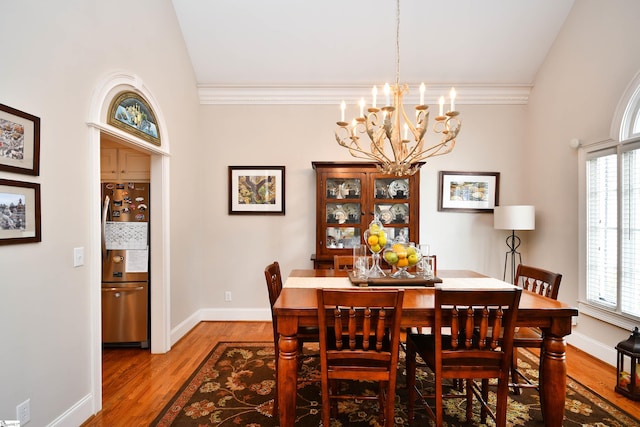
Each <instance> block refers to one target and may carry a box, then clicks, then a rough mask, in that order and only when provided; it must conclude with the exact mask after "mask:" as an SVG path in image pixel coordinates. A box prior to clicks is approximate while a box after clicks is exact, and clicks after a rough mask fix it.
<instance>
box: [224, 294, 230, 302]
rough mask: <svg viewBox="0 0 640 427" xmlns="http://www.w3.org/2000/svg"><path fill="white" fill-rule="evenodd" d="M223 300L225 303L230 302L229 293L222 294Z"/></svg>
mask: <svg viewBox="0 0 640 427" xmlns="http://www.w3.org/2000/svg"><path fill="white" fill-rule="evenodd" d="M224 300H225V301H226V302H231V291H226V292H225V293H224Z"/></svg>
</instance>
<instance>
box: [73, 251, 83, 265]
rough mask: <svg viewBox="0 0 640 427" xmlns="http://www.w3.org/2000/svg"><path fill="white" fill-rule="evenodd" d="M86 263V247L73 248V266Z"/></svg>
mask: <svg viewBox="0 0 640 427" xmlns="http://www.w3.org/2000/svg"><path fill="white" fill-rule="evenodd" d="M81 265H84V248H73V266H74V267H80V266H81Z"/></svg>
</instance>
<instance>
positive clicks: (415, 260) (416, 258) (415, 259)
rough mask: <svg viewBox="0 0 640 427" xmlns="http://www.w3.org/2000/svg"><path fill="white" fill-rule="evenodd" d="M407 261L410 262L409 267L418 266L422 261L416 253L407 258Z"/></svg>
mask: <svg viewBox="0 0 640 427" xmlns="http://www.w3.org/2000/svg"><path fill="white" fill-rule="evenodd" d="M407 252H408V251H407ZM407 260H408V261H409V265H416V264H417V263H418V261H420V257H419V256H418V255H417V254H416V253H415V251H414V252H413V253H412V254H411V255H409V256H408V257H407Z"/></svg>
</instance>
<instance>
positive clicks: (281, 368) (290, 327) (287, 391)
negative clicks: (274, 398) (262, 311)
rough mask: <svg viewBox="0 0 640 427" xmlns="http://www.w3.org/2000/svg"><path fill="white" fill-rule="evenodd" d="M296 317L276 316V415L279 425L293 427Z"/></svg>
mask: <svg viewBox="0 0 640 427" xmlns="http://www.w3.org/2000/svg"><path fill="white" fill-rule="evenodd" d="M297 320H298V319H297V318H295V317H289V316H283V317H279V318H278V333H279V335H280V338H279V339H278V348H279V353H280V354H279V356H278V415H279V417H280V426H281V427H294V423H295V417H296V397H297V384H298V378H297V375H298V338H297V336H296V332H297V330H298V322H297Z"/></svg>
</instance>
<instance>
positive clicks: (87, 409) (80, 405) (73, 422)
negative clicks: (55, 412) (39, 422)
mask: <svg viewBox="0 0 640 427" xmlns="http://www.w3.org/2000/svg"><path fill="white" fill-rule="evenodd" d="M93 398H94V396H93V394H87V395H86V396H84V397H83V398H82V399H80V400H79V401H77V402H76V404H75V405H73V406H72V407H70V408H69V409H67V410H66V411H64V413H63V414H61V415H60V416H59V417H58V418H56V419H55V420H53V421H51V422H50V423H49V424H47V427H62V426H79V425H81V424H82V423H84V422H85V421H87V420H88V419H89V418H91V416H93V408H94V405H93Z"/></svg>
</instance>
